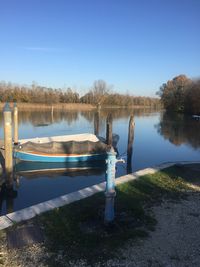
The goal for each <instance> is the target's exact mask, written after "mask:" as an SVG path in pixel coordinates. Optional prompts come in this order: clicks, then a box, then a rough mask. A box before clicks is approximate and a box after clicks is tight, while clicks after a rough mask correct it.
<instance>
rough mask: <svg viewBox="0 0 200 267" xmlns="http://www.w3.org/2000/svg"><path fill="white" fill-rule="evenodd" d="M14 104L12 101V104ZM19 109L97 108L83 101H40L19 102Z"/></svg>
mask: <svg viewBox="0 0 200 267" xmlns="http://www.w3.org/2000/svg"><path fill="white" fill-rule="evenodd" d="M4 105H5V103H0V108H1V109H3V107H4ZM12 105H13V104H12V103H11V106H12ZM17 106H18V108H19V110H25V111H26V110H49V111H52V107H53V109H55V110H93V109H96V107H95V106H94V105H90V104H82V103H69V104H68V103H58V104H52V105H51V104H42V103H41V104H40V103H17Z"/></svg>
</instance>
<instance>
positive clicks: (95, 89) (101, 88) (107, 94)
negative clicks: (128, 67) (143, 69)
mask: <svg viewBox="0 0 200 267" xmlns="http://www.w3.org/2000/svg"><path fill="white" fill-rule="evenodd" d="M0 102H1V103H5V102H18V103H20V107H21V108H23V107H24V108H25V107H26V106H27V104H29V105H28V107H29V108H30V107H31V105H30V104H33V103H34V105H33V108H36V107H37V105H35V104H38V107H39V106H40V107H41V105H42V106H43V107H44V108H45V107H46V108H47V106H52V105H53V106H55V107H56V108H69V109H70V108H72V109H73V108H79V107H82V108H84V107H85V108H94V107H96V106H99V105H101V106H108V107H112V106H116V107H157V106H159V105H160V101H159V99H158V98H156V97H154V98H153V97H142V96H132V95H128V94H119V93H115V92H113V90H111V87H110V86H108V85H107V83H106V82H105V81H103V80H97V81H95V82H94V84H93V86H92V87H91V88H90V89H89V90H88V92H87V93H86V94H84V95H83V96H80V95H79V94H78V93H77V92H76V91H75V90H72V88H67V89H64V90H63V89H60V88H58V89H54V88H49V87H44V86H40V85H36V84H34V83H33V84H32V85H31V86H24V85H17V84H13V83H10V82H8V83H6V82H0ZM83 104H84V105H83Z"/></svg>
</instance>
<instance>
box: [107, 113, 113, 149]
mask: <svg viewBox="0 0 200 267" xmlns="http://www.w3.org/2000/svg"><path fill="white" fill-rule="evenodd" d="M106 144H107V145H109V146H112V115H111V114H109V115H108V117H107V120H106Z"/></svg>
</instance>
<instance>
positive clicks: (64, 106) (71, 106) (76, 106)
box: [0, 102, 158, 110]
mask: <svg viewBox="0 0 200 267" xmlns="http://www.w3.org/2000/svg"><path fill="white" fill-rule="evenodd" d="M4 105H5V103H0V108H1V109H3V107H4ZM10 106H11V107H13V103H12V102H10ZM17 106H18V108H19V110H28V109H30V110H34V109H36V110H38V109H42V110H52V107H53V109H56V110H57V109H59V110H95V109H97V107H96V106H95V105H92V104H83V103H57V104H43V103H41V104H40V103H17ZM112 108H113V109H119V108H123V109H140V108H147V109H150V108H152V109H153V108H156V107H152V106H139V105H137V106H114V105H113V106H112V105H105V106H102V109H112ZM157 108H158V107H157Z"/></svg>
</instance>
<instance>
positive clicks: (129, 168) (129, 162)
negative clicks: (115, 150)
mask: <svg viewBox="0 0 200 267" xmlns="http://www.w3.org/2000/svg"><path fill="white" fill-rule="evenodd" d="M134 127H135V123H134V116H133V115H131V116H130V120H129V127H128V145H127V168H126V169H127V174H128V173H131V172H132V154H133V140H134Z"/></svg>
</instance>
